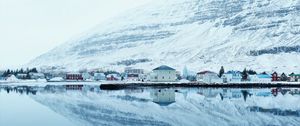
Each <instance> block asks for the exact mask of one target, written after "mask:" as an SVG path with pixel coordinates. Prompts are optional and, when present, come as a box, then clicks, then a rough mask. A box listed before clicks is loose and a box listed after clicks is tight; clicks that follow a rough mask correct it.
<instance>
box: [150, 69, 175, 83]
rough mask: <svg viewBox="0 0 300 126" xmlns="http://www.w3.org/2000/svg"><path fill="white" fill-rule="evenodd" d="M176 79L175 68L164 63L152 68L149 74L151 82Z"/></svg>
mask: <svg viewBox="0 0 300 126" xmlns="http://www.w3.org/2000/svg"><path fill="white" fill-rule="evenodd" d="M176 80H177V77H176V70H175V69H173V68H171V67H169V66H166V65H162V66H160V67H157V68H155V69H153V70H152V73H151V74H150V81H152V82H174V81H176Z"/></svg>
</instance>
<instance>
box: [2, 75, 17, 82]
mask: <svg viewBox="0 0 300 126" xmlns="http://www.w3.org/2000/svg"><path fill="white" fill-rule="evenodd" d="M5 80H6V81H7V82H18V81H19V79H18V78H17V77H16V76H15V75H13V74H11V75H8V77H6V79H5Z"/></svg>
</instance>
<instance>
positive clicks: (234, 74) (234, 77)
mask: <svg viewBox="0 0 300 126" xmlns="http://www.w3.org/2000/svg"><path fill="white" fill-rule="evenodd" d="M222 79H223V82H224V83H240V82H241V81H242V74H241V72H239V71H228V72H227V73H224V74H223V75H222Z"/></svg>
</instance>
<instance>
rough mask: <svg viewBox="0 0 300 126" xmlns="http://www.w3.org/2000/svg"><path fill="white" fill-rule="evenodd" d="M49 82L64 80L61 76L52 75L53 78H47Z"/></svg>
mask: <svg viewBox="0 0 300 126" xmlns="http://www.w3.org/2000/svg"><path fill="white" fill-rule="evenodd" d="M48 81H49V82H62V81H64V78H62V77H54V78H51V79H48Z"/></svg>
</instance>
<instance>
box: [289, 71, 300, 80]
mask: <svg viewBox="0 0 300 126" xmlns="http://www.w3.org/2000/svg"><path fill="white" fill-rule="evenodd" d="M289 76H290V77H289V81H290V82H300V74H295V73H291V74H290V75H289Z"/></svg>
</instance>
